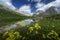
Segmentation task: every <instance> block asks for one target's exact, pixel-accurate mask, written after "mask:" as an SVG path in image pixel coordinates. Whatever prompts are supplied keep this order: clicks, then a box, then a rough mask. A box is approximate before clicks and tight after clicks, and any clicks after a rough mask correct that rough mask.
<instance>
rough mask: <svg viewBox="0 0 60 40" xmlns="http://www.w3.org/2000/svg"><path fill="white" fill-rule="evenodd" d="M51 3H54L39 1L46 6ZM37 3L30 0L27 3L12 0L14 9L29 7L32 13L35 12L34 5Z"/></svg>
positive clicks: (23, 0) (21, 0)
mask: <svg viewBox="0 0 60 40" xmlns="http://www.w3.org/2000/svg"><path fill="white" fill-rule="evenodd" d="M52 1H55V0H41V1H40V3H44V4H48V3H50V2H52ZM37 3H38V2H36V1H34V0H33V1H32V0H30V1H28V0H12V4H13V5H14V6H15V7H16V8H18V9H19V8H20V7H21V6H23V5H30V7H31V11H32V12H36V7H35V5H36V4H37Z"/></svg>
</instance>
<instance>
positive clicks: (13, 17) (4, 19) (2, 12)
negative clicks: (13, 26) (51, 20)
mask: <svg viewBox="0 0 60 40" xmlns="http://www.w3.org/2000/svg"><path fill="white" fill-rule="evenodd" d="M28 18H30V17H28V16H25V15H23V14H20V13H17V12H14V11H11V10H9V9H7V8H5V7H3V6H2V5H0V26H2V25H6V24H10V23H14V22H16V21H21V20H24V19H28Z"/></svg>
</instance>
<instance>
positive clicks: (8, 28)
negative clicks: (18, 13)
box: [0, 19, 34, 31]
mask: <svg viewBox="0 0 60 40" xmlns="http://www.w3.org/2000/svg"><path fill="white" fill-rule="evenodd" d="M33 22H34V21H33V20H32V19H28V20H24V21H18V22H16V23H15V24H11V25H7V26H4V27H2V28H0V31H8V30H10V29H12V28H17V27H23V26H26V25H29V24H31V23H33Z"/></svg>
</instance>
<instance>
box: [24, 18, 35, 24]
mask: <svg viewBox="0 0 60 40" xmlns="http://www.w3.org/2000/svg"><path fill="white" fill-rule="evenodd" d="M32 22H34V21H33V20H31V19H28V20H25V24H30V23H32Z"/></svg>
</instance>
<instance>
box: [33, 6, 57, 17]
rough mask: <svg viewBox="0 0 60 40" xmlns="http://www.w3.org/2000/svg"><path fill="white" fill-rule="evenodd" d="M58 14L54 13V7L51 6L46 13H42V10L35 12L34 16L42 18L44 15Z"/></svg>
mask: <svg viewBox="0 0 60 40" xmlns="http://www.w3.org/2000/svg"><path fill="white" fill-rule="evenodd" d="M57 13H58V12H57V11H56V9H55V7H54V6H51V7H50V8H49V9H47V10H46V11H43V10H38V11H37V12H36V14H34V15H37V16H44V15H51V14H57Z"/></svg>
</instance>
